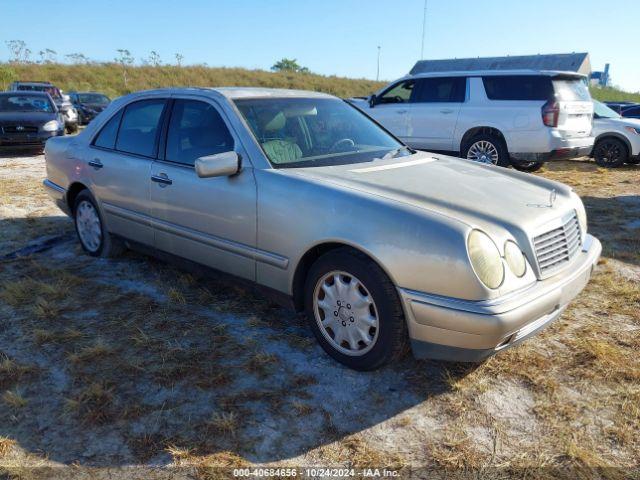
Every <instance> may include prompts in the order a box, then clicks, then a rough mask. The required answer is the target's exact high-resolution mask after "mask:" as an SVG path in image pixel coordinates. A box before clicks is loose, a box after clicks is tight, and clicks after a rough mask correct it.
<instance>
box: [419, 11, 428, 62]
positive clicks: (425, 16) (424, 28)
mask: <svg viewBox="0 0 640 480" xmlns="http://www.w3.org/2000/svg"><path fill="white" fill-rule="evenodd" d="M426 32H427V0H424V13H423V15H422V47H421V48H420V60H424V36H425V33H426Z"/></svg>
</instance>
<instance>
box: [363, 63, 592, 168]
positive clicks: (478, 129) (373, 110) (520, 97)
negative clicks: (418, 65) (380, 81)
mask: <svg viewBox="0 0 640 480" xmlns="http://www.w3.org/2000/svg"><path fill="white" fill-rule="evenodd" d="M350 101H351V103H353V104H354V105H355V106H357V107H358V108H360V109H362V110H363V111H364V112H365V113H367V114H368V115H370V116H371V117H373V118H374V119H375V120H377V121H378V122H380V123H381V124H382V125H383V126H384V127H386V128H387V129H388V130H389V131H391V133H393V134H395V135H396V136H397V137H398V138H400V139H401V140H402V141H403V142H405V143H406V144H407V145H409V146H411V147H413V148H417V149H421V150H431V151H444V152H456V153H458V154H459V155H460V156H462V157H463V158H467V159H470V160H476V161H479V162H483V163H493V164H495V165H500V166H505V167H506V166H509V165H513V166H514V167H515V168H518V169H520V170H527V171H532V170H537V169H538V168H540V166H541V165H542V164H543V163H544V162H545V161H547V160H554V159H559V158H573V157H580V156H586V155H589V153H590V152H591V150H592V149H593V141H594V138H593V136H592V135H591V128H592V119H593V103H592V100H591V96H590V94H589V89H588V88H587V85H586V77H584V76H583V75H580V74H577V73H567V72H550V71H532V70H517V71H516V70H510V71H477V72H457V73H456V72H453V73H450V72H447V73H422V74H417V75H410V76H406V77H404V78H401V79H399V80H397V81H395V82H393V83H391V84H390V85H388V86H387V87H385V88H383V89H382V90H380V91H379V92H377V93H375V94H374V95H371V96H370V97H368V98H353V99H350Z"/></svg>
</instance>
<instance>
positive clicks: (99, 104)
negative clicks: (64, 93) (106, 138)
mask: <svg viewBox="0 0 640 480" xmlns="http://www.w3.org/2000/svg"><path fill="white" fill-rule="evenodd" d="M69 97H70V98H71V103H72V104H73V106H74V107H75V109H76V110H77V111H78V124H80V125H87V124H88V123H89V122H90V121H91V120H93V119H94V118H95V117H96V116H97V115H98V114H99V113H100V112H102V111H103V110H104V109H105V108H107V106H109V103H111V99H110V98H109V97H107V96H106V95H104V94H102V93H97V92H69Z"/></svg>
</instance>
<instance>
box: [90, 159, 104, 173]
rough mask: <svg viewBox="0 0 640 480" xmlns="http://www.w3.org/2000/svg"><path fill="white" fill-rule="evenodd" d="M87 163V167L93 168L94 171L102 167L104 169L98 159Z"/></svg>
mask: <svg viewBox="0 0 640 480" xmlns="http://www.w3.org/2000/svg"><path fill="white" fill-rule="evenodd" d="M87 163H89V166H91V167H93V168H95V169H96V170H99V169H101V168H102V167H104V165H103V164H102V162H101V161H100V159H99V158H94V159H93V160H89V162H87Z"/></svg>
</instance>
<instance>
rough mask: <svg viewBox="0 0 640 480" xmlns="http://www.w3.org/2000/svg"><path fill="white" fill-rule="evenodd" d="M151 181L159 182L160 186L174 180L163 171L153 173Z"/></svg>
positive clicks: (169, 183)
mask: <svg viewBox="0 0 640 480" xmlns="http://www.w3.org/2000/svg"><path fill="white" fill-rule="evenodd" d="M151 181H152V182H156V183H159V184H160V186H163V185H171V184H172V183H173V180H171V179H170V178H169V177H167V175H166V174H164V173H161V174H160V175H152V176H151Z"/></svg>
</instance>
